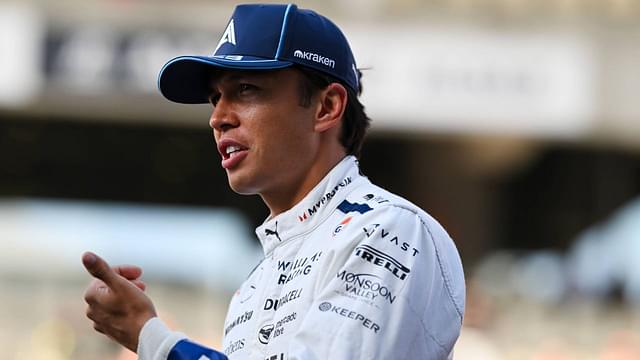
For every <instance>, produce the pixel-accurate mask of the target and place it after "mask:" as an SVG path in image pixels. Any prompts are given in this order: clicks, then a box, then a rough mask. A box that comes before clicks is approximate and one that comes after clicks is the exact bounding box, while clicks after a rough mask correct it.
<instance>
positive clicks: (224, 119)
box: [209, 97, 237, 131]
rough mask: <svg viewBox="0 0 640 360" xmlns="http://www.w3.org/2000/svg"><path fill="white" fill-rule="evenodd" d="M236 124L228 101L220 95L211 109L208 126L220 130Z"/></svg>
mask: <svg viewBox="0 0 640 360" xmlns="http://www.w3.org/2000/svg"><path fill="white" fill-rule="evenodd" d="M236 124H237V119H236V118H235V116H234V112H233V111H232V109H231V107H230V104H229V102H228V101H227V100H226V99H224V98H223V97H221V98H220V99H218V102H217V103H216V104H215V105H214V106H213V111H211V117H210V118H209V126H210V127H211V128H212V129H214V130H219V131H222V130H225V129H227V128H230V127H234V126H236Z"/></svg>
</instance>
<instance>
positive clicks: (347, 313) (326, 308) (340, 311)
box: [318, 301, 380, 333]
mask: <svg viewBox="0 0 640 360" xmlns="http://www.w3.org/2000/svg"><path fill="white" fill-rule="evenodd" d="M318 309H319V310H320V311H322V312H330V313H332V314H337V315H340V316H342V317H345V318H347V319H351V320H353V321H357V322H360V323H361V325H362V326H364V327H365V328H367V329H369V330H372V331H373V332H374V333H378V331H379V330H380V325H378V324H376V323H375V322H374V321H373V320H371V319H369V318H368V317H366V316H364V315H362V314H360V313H358V312H356V311H352V310H349V309H347V308H343V307H339V306H335V305H332V304H331V303H330V302H326V301H325V302H323V303H321V304H320V305H318Z"/></svg>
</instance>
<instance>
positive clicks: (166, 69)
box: [158, 56, 293, 104]
mask: <svg viewBox="0 0 640 360" xmlns="http://www.w3.org/2000/svg"><path fill="white" fill-rule="evenodd" d="M291 65H293V63H292V62H289V61H280V60H273V59H264V58H258V57H253V56H242V58H241V59H239V60H234V59H228V58H227V59H222V58H217V57H208V56H179V57H177V58H174V59H171V60H169V62H167V63H166V64H165V65H164V66H163V67H162V69H161V70H160V75H159V76H158V88H159V89H160V92H161V93H162V95H163V96H164V97H166V98H167V99H169V100H171V101H174V102H177V103H182V104H203V103H207V102H208V101H209V100H208V97H209V94H210V92H211V89H210V85H211V84H210V83H209V82H210V80H211V76H212V74H213V73H214V72H215V71H216V70H224V69H227V70H269V69H282V68H286V67H289V66H291Z"/></svg>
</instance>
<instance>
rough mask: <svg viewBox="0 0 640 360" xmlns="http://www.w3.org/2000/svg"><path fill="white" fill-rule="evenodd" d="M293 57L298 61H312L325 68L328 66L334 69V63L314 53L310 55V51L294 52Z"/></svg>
mask: <svg viewBox="0 0 640 360" xmlns="http://www.w3.org/2000/svg"><path fill="white" fill-rule="evenodd" d="M293 57H297V58H300V59H305V60H309V61H313V62H315V63H318V64H322V65H325V66H328V67H330V68H332V69H333V68H335V67H336V61H335V60H333V59H330V58H328V57H326V56H322V55H319V54H316V53H312V52H310V51H302V50H296V51H294V52H293Z"/></svg>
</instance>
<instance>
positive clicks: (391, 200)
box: [338, 182, 440, 227]
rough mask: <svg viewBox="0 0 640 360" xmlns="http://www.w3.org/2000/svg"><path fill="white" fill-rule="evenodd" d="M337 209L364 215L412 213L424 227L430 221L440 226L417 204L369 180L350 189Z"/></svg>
mask: <svg viewBox="0 0 640 360" xmlns="http://www.w3.org/2000/svg"><path fill="white" fill-rule="evenodd" d="M338 210H343V212H345V211H344V210H352V211H353V210H359V212H360V213H362V214H363V215H365V216H367V215H368V216H377V215H379V214H381V213H385V214H387V216H394V215H397V216H403V215H404V216H412V215H413V216H416V217H418V218H419V219H420V220H421V222H422V223H423V225H424V226H426V227H429V226H431V223H434V225H435V224H437V226H438V227H439V226H440V224H439V223H438V222H437V221H436V220H435V219H434V218H433V217H432V216H431V215H429V213H427V212H426V211H425V210H424V209H422V208H420V207H419V206H418V205H416V204H414V203H413V202H411V201H409V200H407V199H406V198H404V197H402V196H400V195H397V194H394V193H392V192H390V191H389V190H386V189H383V188H382V187H380V186H378V185H375V184H373V183H371V182H367V183H366V184H363V185H361V186H359V187H357V188H355V189H354V190H353V191H351V192H350V193H349V194H348V195H347V196H346V197H345V199H344V200H343V201H342V203H341V204H339V206H338ZM372 210H377V211H372Z"/></svg>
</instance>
